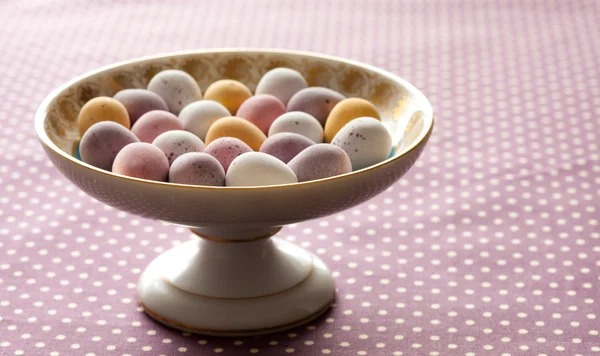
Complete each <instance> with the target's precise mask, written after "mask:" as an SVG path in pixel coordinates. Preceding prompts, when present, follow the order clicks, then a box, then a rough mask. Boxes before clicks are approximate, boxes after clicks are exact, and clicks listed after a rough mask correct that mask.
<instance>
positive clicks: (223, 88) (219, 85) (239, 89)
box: [204, 79, 252, 115]
mask: <svg viewBox="0 0 600 356" xmlns="http://www.w3.org/2000/svg"><path fill="white" fill-rule="evenodd" d="M251 96H252V92H251V91H250V89H248V87H247V86H245V85H244V84H243V83H241V82H238V81H237V80H232V79H223V80H217V81H216V82H214V83H212V84H211V85H209V86H208V88H206V91H205V92H204V99H209V100H214V101H216V102H219V103H221V104H222V105H223V106H224V107H226V108H227V110H229V112H230V113H231V115H235V114H236V113H237V111H238V109H239V108H240V105H242V103H243V102H244V101H246V100H248V98H250V97H251Z"/></svg>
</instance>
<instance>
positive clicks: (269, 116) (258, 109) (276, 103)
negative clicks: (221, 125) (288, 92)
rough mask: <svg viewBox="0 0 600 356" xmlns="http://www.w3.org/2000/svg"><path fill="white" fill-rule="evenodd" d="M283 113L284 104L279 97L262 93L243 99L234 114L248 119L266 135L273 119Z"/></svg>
mask: <svg viewBox="0 0 600 356" xmlns="http://www.w3.org/2000/svg"><path fill="white" fill-rule="evenodd" d="M284 113H285V106H284V105H283V103H282V102H281V101H280V100H279V99H277V98H276V97H274V96H273V95H268V94H263V95H256V96H253V97H251V98H250V99H248V100H246V101H244V102H243V103H242V105H241V106H240V108H239V109H238V112H237V114H236V115H237V116H238V117H242V118H244V119H246V120H248V121H250V122H251V123H253V124H254V125H256V126H257V127H258V128H259V129H261V131H262V132H263V133H264V134H265V135H268V134H269V128H270V127H271V124H272V123H273V121H275V119H277V118H278V117H279V116H281V115H283V114H284Z"/></svg>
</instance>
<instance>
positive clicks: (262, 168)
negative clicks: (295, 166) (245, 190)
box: [225, 152, 298, 187]
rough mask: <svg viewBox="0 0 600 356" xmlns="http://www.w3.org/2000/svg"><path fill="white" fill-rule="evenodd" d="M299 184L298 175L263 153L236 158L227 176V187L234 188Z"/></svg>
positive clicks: (246, 154) (247, 154)
mask: <svg viewBox="0 0 600 356" xmlns="http://www.w3.org/2000/svg"><path fill="white" fill-rule="evenodd" d="M297 182H298V179H297V178H296V175H295V174H294V172H293V171H292V170H291V169H290V168H289V167H288V166H286V165H285V163H283V162H281V161H280V160H278V159H277V158H275V157H273V156H271V155H268V154H266V153H262V152H248V153H244V154H242V155H240V156H238V157H236V159H234V160H233V162H231V165H230V166H229V170H227V174H226V176H225V185H226V186H232V187H243V186H265V185H276V184H289V183H297Z"/></svg>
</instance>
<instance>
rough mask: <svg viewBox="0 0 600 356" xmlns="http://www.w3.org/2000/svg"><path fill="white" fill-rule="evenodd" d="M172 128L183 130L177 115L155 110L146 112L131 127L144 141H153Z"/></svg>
mask: <svg viewBox="0 0 600 356" xmlns="http://www.w3.org/2000/svg"><path fill="white" fill-rule="evenodd" d="M171 130H183V125H182V124H181V121H179V119H178V118H177V116H175V115H173V114H171V113H170V112H168V111H162V110H154V111H150V112H147V113H145V114H144V115H142V117H140V118H139V119H138V121H137V122H136V123H135V125H133V127H132V128H131V132H133V133H134V134H135V135H136V136H137V137H138V138H139V139H140V141H142V142H148V143H152V141H154V139H156V138H157V137H158V136H159V135H160V134H161V133H163V132H167V131H171Z"/></svg>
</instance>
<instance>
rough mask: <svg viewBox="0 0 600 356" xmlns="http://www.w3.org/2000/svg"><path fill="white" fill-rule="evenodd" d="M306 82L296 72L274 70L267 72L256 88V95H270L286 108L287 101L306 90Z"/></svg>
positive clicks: (287, 69) (286, 69)
mask: <svg viewBox="0 0 600 356" xmlns="http://www.w3.org/2000/svg"><path fill="white" fill-rule="evenodd" d="M307 87H308V84H307V83H306V80H305V79H304V77H303V76H302V74H300V73H299V72H298V71H295V70H293V69H289V68H283V67H281V68H275V69H271V70H270V71H268V72H267V73H266V74H265V75H263V77H262V78H260V81H259V82H258V85H257V86H256V95H259V94H271V95H273V96H275V97H277V99H279V100H281V102H282V103H283V105H286V106H287V103H288V101H289V100H290V99H291V98H292V96H294V94H296V93H297V92H299V91H300V90H302V89H304V88H307Z"/></svg>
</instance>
